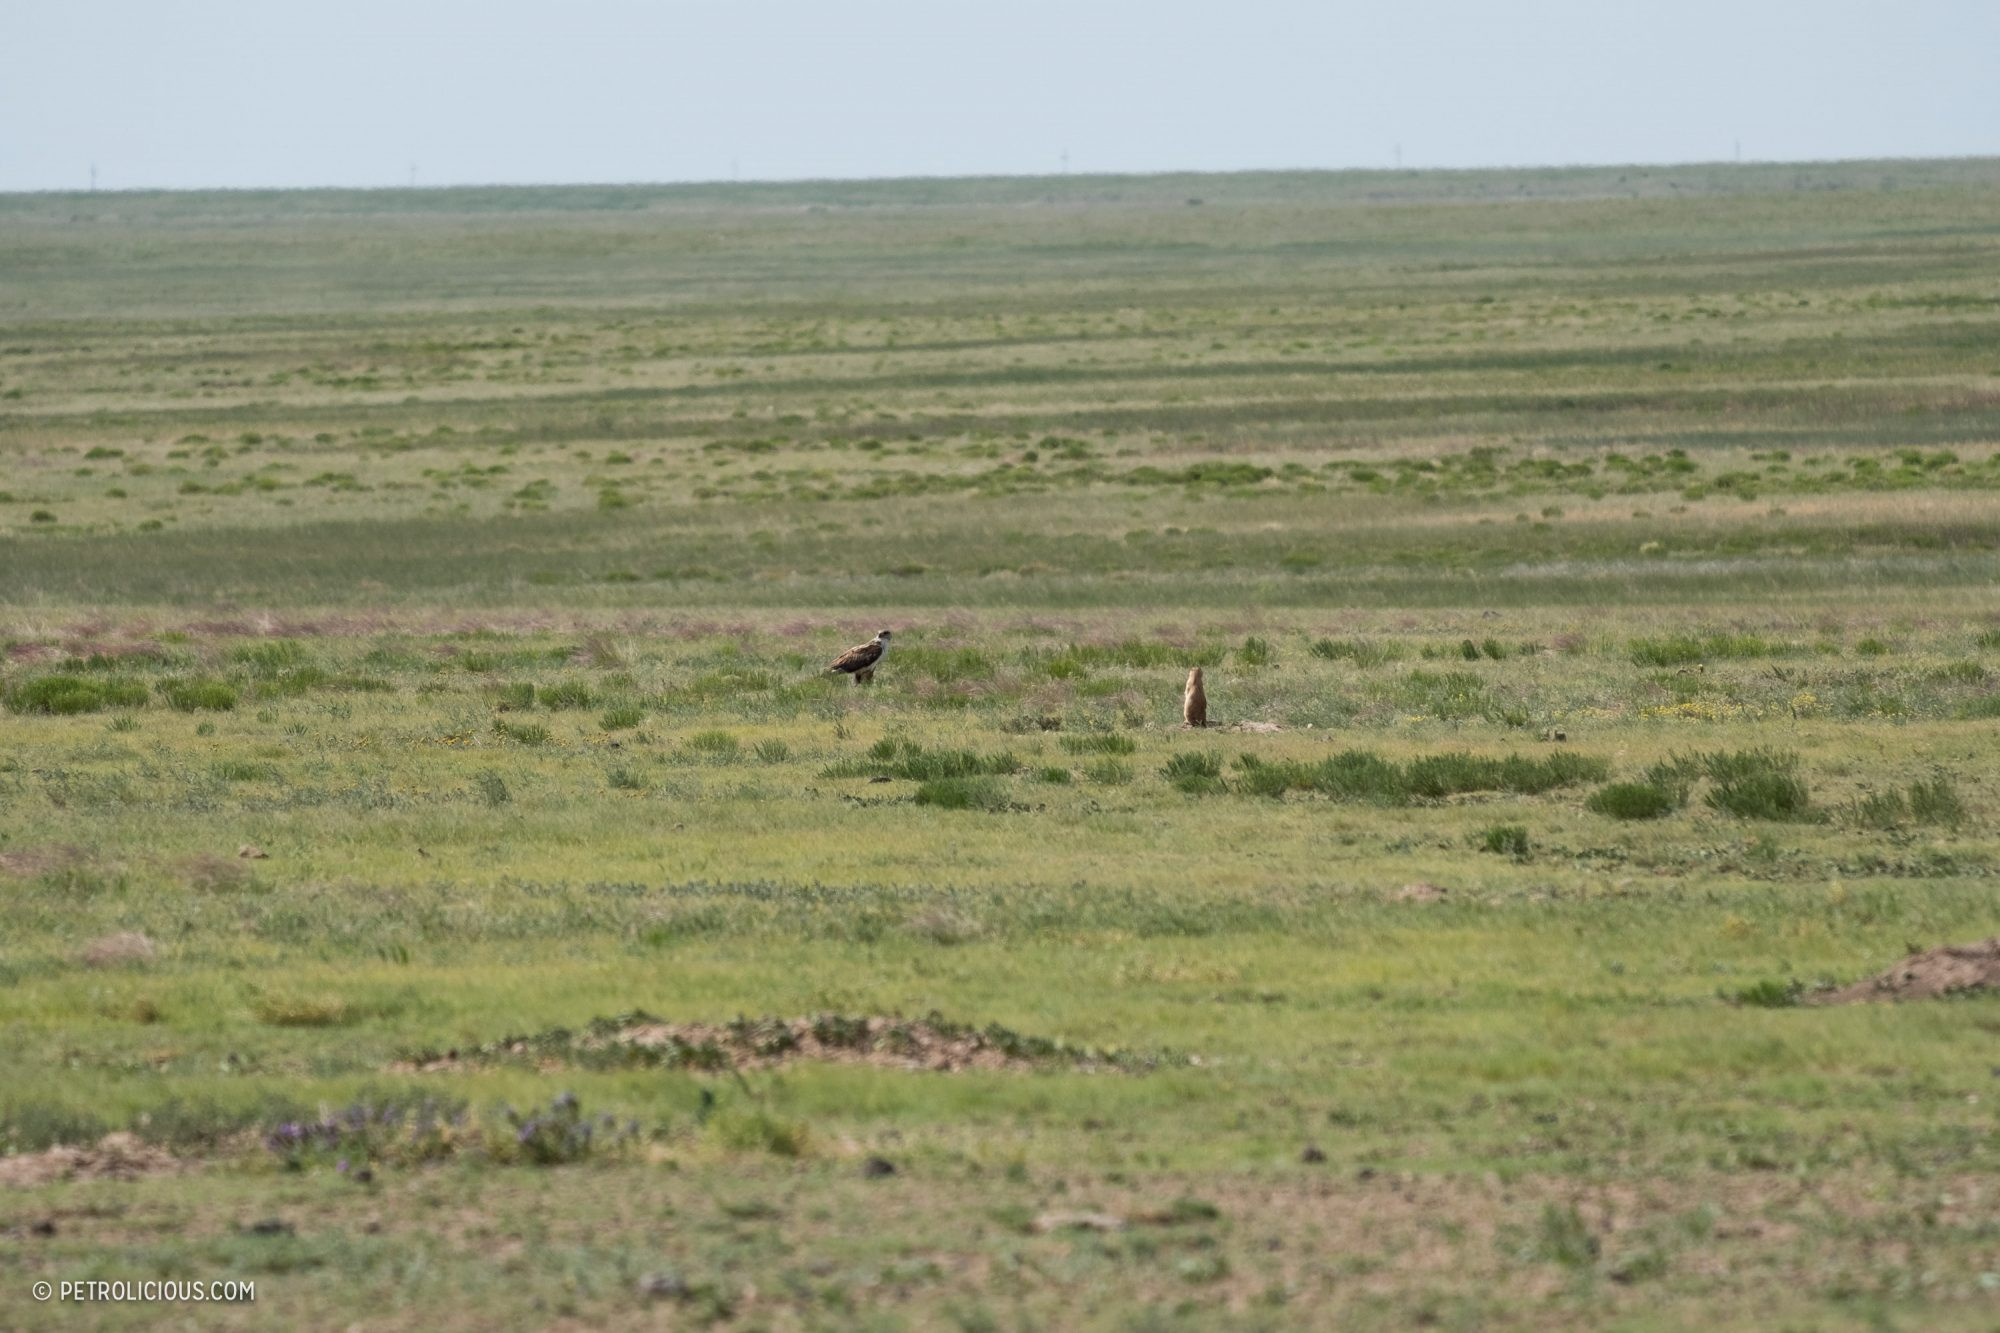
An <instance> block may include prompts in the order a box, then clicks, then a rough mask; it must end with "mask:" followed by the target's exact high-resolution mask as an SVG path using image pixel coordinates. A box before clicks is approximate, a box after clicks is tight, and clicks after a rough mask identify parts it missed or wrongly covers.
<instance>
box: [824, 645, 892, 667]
mask: <svg viewBox="0 0 2000 1333" xmlns="http://www.w3.org/2000/svg"><path fill="white" fill-rule="evenodd" d="M881 656H882V645H881V644H880V643H863V644H857V645H856V646H854V647H852V648H849V649H848V650H847V651H846V652H844V653H842V654H841V655H840V656H839V657H836V658H835V659H833V665H832V666H830V667H828V668H827V670H828V671H861V670H864V669H866V668H868V667H871V666H874V665H875V662H876V659H877V658H879V657H881Z"/></svg>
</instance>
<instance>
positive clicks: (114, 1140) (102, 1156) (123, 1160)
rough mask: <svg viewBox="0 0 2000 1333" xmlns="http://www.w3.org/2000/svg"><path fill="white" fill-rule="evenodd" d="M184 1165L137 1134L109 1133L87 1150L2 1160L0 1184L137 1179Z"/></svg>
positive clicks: (62, 1150) (49, 1151)
mask: <svg viewBox="0 0 2000 1333" xmlns="http://www.w3.org/2000/svg"><path fill="white" fill-rule="evenodd" d="M183 1165H185V1164H184V1163H183V1162H182V1161H181V1160H180V1159H179V1158H177V1157H175V1156H174V1155H173V1154H172V1153H170V1152H168V1151H167V1150H166V1149H164V1148H156V1147H153V1146H152V1145H151V1144H149V1143H146V1142H144V1141H142V1140H141V1139H140V1138H139V1137H138V1136H137V1135H135V1134H127V1133H123V1132H120V1133H117V1134H106V1135H105V1136H104V1137H103V1138H102V1139H99V1140H98V1141H97V1143H96V1144H95V1145H94V1146H92V1147H88V1148H80V1147H72V1146H69V1145H59V1146H57V1147H54V1148H48V1149H44V1150H43V1151H41V1152H31V1153H20V1154H17V1155H15V1156H13V1157H0V1185H12V1186H22V1187H25V1186H32V1185H48V1184H53V1183H55V1182H57V1181H63V1180H136V1179H137V1178H138V1177H140V1176H150V1175H158V1174H160V1173H162V1172H167V1171H178V1170H180V1169H181V1168H182V1166H183Z"/></svg>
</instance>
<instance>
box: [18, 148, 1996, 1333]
mask: <svg viewBox="0 0 2000 1333" xmlns="http://www.w3.org/2000/svg"><path fill="white" fill-rule="evenodd" d="M1996 191H2000V169H1996V166H1995V164H1994V163H1993V162H1991V161H1987V160H1965V161H1957V162H1946V163H1851V164H1835V165H1825V166H1777V165H1756V166H1749V167H1723V166H1714V167H1688V168H1674V169H1656V168H1621V169H1605V170H1596V169H1592V170H1577V171H1537V172H1521V173H1428V172H1426V173H1402V174H1392V173H1332V174H1315V173H1296V174H1287V173H1245V174H1243V175H1241V176H1231V177H1226V178H1217V177H1173V176H1167V177H1154V178H1107V177H1076V178H1064V179H1060V180H1041V181H1008V180H991V181H957V182H873V183H863V184H853V185H843V184H829V183H818V184H799V185H769V186H764V185H712V186H688V187H659V188H653V187H628V188H602V189H583V188H578V189H563V190H547V191H532V190H512V189H492V190H451V191H380V192H341V191H325V192H306V193H258V192H241V193H231V194H227V195H221V194H215V195H159V194H147V193H138V192H133V193H124V192H117V193H113V194H109V195H92V196H87V197H86V196H83V195H67V196H65V195H49V196H17V197H7V198H0V220H4V224H5V225H0V271H5V272H6V273H7V274H8V275H9V281H8V283H7V286H6V298H5V299H6V305H5V309H4V310H0V397H4V401H5V411H4V421H0V468H4V471H5V477H4V480H3V481H0V487H4V489H0V571H4V577H0V650H4V651H0V705H4V712H0V732H3V733H4V735H5V740H6V743H5V745H4V746H0V895H4V897H5V900H6V903H7V921H8V926H7V930H6V931H5V932H4V938H0V1058H4V1059H5V1061H6V1067H7V1069H8V1070H9V1076H8V1078H7V1079H6V1080H4V1081H0V1153H11V1154H13V1155H14V1158H16V1159H18V1160H0V1173H12V1172H18V1171H26V1170H28V1169H29V1168H30V1167H31V1166H35V1165H36V1163H34V1161H33V1160H32V1158H31V1155H32V1154H34V1153H37V1152H41V1151H43V1150H45V1149H47V1148H49V1147H50V1146H51V1145H65V1144H67V1145H86V1144H91V1143H94V1142H95V1141H96V1140H97V1139H99V1138H101V1137H102V1136H103V1135H104V1134H106V1133H109V1132H112V1131H124V1132H131V1133H134V1134H136V1135H138V1136H139V1137H140V1138H141V1139H142V1140H143V1141H144V1142H146V1143H148V1144H151V1145H154V1146H156V1147H158V1148H160V1149H163V1150H165V1151H170V1152H172V1153H175V1154H178V1155H181V1156H184V1157H188V1158H191V1159H195V1161H197V1162H198V1163H199V1164H200V1166H201V1169H200V1170H198V1171H191V1172H177V1173H173V1174H146V1173H143V1172H142V1173H141V1174H139V1175H138V1176H137V1177H136V1178H131V1179H122V1178H102V1179H99V1178H91V1177H90V1176H89V1175H88V1174H85V1175H83V1176H80V1177H79V1178H77V1179H73V1180H57V1179H49V1180H39V1179H38V1180H36V1181H33V1182H30V1183H24V1184H19V1185H15V1184H9V1185H8V1186H7V1188H6V1189H5V1191H4V1202H0V1230H5V1232H6V1233H7V1235H8V1236H9V1238H10V1240H11V1241H12V1242H14V1243H13V1244H11V1245H10V1247H9V1248H8V1250H7V1256H8V1257H7V1258H6V1259H5V1261H4V1264H0V1267H5V1270H6V1271H5V1273H4V1274H0V1277H4V1278H5V1281H6V1282H7V1284H8V1287H9V1290H11V1291H18V1290H21V1289H22V1288H23V1287H24V1285H26V1284H29V1283H31V1282H32V1281H34V1280H36V1279H39V1278H44V1277H46V1278H49V1279H52V1280H56V1279H61V1278H65V1277H72V1278H73V1277H77V1276H83V1275H96V1274H105V1275H109V1276H114V1277H118V1276H125V1277H130V1276H132V1275H134V1274H139V1275H145V1274H166V1275H179V1276H191V1275H192V1276H203V1277H209V1276H217V1277H220V1276H230V1277H242V1278H251V1279H254V1280H256V1281H257V1282H258V1284H259V1291H258V1299H257V1301H256V1303H255V1305H254V1306H243V1307H240V1308H229V1309H223V1310H213V1309H212V1310H209V1311H208V1312H207V1314H206V1315H205V1316H204V1317H205V1318H212V1319H213V1320H214V1321H215V1322H218V1323H221V1324H231V1323H234V1324H236V1325H240V1326H247V1325H249V1324H250V1323H251V1322H253V1321H254V1322H256V1323H259V1324H267V1323H273V1322H275V1323H278V1324H285V1325H291V1324H298V1325H310V1324H313V1323H315V1322H323V1321H324V1319H325V1317H326V1316H325V1313H324V1312H325V1311H327V1310H329V1309H347V1310H353V1311H361V1312H363V1313H362V1314H360V1315H358V1316H357V1317H360V1318H363V1319H364V1320H373V1321H375V1322H379V1323H382V1324H384V1325H385V1326H396V1327H411V1326H426V1327H441V1328H456V1327H465V1328H485V1327H495V1326H510V1325H514V1324H522V1323H529V1324H534V1325H537V1326H541V1325H549V1324H562V1323H570V1324H577V1325H604V1326H626V1325H635V1324H646V1323H649V1322H657V1323H664V1324H672V1325H675V1326H678V1325H681V1324H688V1325H691V1326H692V1325H699V1324H709V1323H713V1324H720V1325H723V1326H730V1327H793V1326H800V1327H813V1326H824V1327H842V1328H845V1327H892V1326H908V1327H952V1326H957V1327H964V1328H985V1327H1016V1326H1019V1327H1108V1328H1124V1327H1134V1326H1138V1325H1141V1324H1143V1325H1146V1326H1152V1325H1153V1324H1159V1325H1161V1326H1185V1327H1211V1326H1216V1325H1221V1324H1241V1325H1244V1326H1263V1325H1270V1326H1281V1327H1282V1326H1293V1325H1297V1324H1329V1325H1332V1324H1337V1325H1339V1326H1342V1327H1414V1326H1426V1325H1439V1326H1449V1327H1468V1328H1470V1327H1537V1328H1540V1327H1576V1328H1586V1327H1605V1326H1614V1325H1615V1326H1632V1327H1685V1326H1688V1325H1690V1324H1696V1323H1701V1324H1709V1325H1714V1326H1716V1327H1721V1328H1729V1327H1746V1328H1747V1327H1773V1326H1798V1327H1828V1326H1846V1325H1853V1326H1898V1327H1902V1326H1908V1327H1925V1328H1932V1327H1937V1328H1952V1327H1981V1326H1983V1325H1984V1323H1985V1322H1988V1320H1989V1316H1990V1293H1989V1291H1988V1288H1989V1287H1990V1286H1991V1281H1990V1278H1991V1272H1990V1270H1991V1269H1992V1266H1993V1265H1992V1254H1991V1248H1992V1247H1991V1244H1990V1241H1991V1234H1990V1233H1991V1228H1990V1225H1989V1223H1988V1222H1987V1220H1986V1218H1987V1213H1988V1212H1990V1210H1988V1209H1985V1208H1984V1206H1983V1204H1982V1200H1984V1199H1985V1198H1986V1196H1987V1194H1989V1193H1990V1189H1991V1181H1992V1178H1993V1175H1994V1172H1995V1171H1996V1170H2000V1153H1996V1151H1995V1149H1994V1144H1993V1136H1992V1134H1991V1133H1990V1130H1991V1123H1990V1121H1991V1116H1990V1102H1991V1097H1992V1088H1991V1086H1990V1085H1991V1083H1992V1079H1991V1075H1990V1065H1991V1064H1992V1061H1991V1059H1990V1057H1989V1055H1988V1053H1987V1051H1986V1047H1987V1046H1989V1045H1990V1032H1989V1030H1988V1029H1989V1028H1990V1027H1991V1026H1992V1018H1991V1016H1990V1015H1989V1014H1988V1013H1987V1010H1988V1008H1989V1007H1990V1001H1988V1000H1985V999H1982V998H1979V997H1976V996H1973V997H1965V998H1962V999H1960V1000H1957V1001H1954V1002H1952V1003H1949V1004H1942V1005H1940V1004H1933V1003H1926V1002H1912V1003H1907V1004H1902V1005H1894V1006H1890V1005H1881V1006H1857V1007H1823V1006H1819V1005H1815V1004H1813V1003H1811V1002H1810V1001H1811V1000H1812V999H1813V997H1814V995H1815V994H1816V993H1817V992H1818V991H1819V990H1820V989H1821V988H1822V987H1824V986H1827V985H1830V984H1842V983H1847V982H1851V981H1853V980H1855V979H1857V978H1860V977H1863V976H1868V975H1872V974H1874V973H1876V972H1879V971H1881V970H1882V969H1884V968H1887V967H1889V966H1890V965H1891V964H1893V963H1894V962H1895V961H1896V960H1897V959H1898V958H1900V957H1902V956H1903V955H1904V954H1906V953H1907V952H1909V951H1911V950H1912V949H1915V948H1921V947H1928V946H1930V945H1934V944H1939V943H1945V942H1953V941H1969V940H1974V939H1981V938H1985V937H1988V936H1991V935H1993V934H1995V933H1996V932H2000V918H1996V911H1995V906H1994V902H1995V899H1994V895H1993V892H1992V884H1993V880H1994V877H1995V875H1996V874H2000V837H1996V835H1995V833H1994V832H1993V829H1994V827H1995V825H1994V819H1993V816H1994V814H1995V810H1996V802H2000V790H1996V787H1995V785H1994V780H1993V778H1992V776H1991V775H1992V774H1994V773H2000V739H1996V736H1995V733H1994V731H1993V728H1992V725H1991V723H1992V718H1993V717H1994V715H1995V708H1996V705H1995V702H1994V696H1993V692H1992V679H1993V678H1992V674H1991V665H1992V653H1993V650H1994V648H1995V646H1996V644H2000V631H1996V630H1995V628H1994V618H1993V616H1994V612H1993V608H1992V606H1991V604H1990V602H1991V596H1990V593H1991V588H1992V586H1993V583H1994V579H1995V577H1996V576H2000V555H1996V552H2000V507H1996V503H1995V502H1996V498H2000V408H1996V407H1995V405H1994V401H1993V393H1992V380H1993V376H1994V374H1995V370H1996V367H1995V364H1994V359H1993V348H1994V346H1995V345H1996V342H1995V338H1996V334H2000V306H1996V305H1995V304H1994V300H1993V292H1992V290H1991V287H1992V283H1991V275H1992V273H1993V272H1995V271H1996V267H1995V266H1996V263H2000V228H1996V227H1994V226H1993V225H1991V224H1990V223H1989V222H1988V221H1986V219H1989V218H1991V217H1993V216H1996V214H1995V210H1994V208H1993V205H1994V203H1995V198H1996ZM1194 199H1199V200H1200V201H1201V202H1200V204H1199V205H1198V206H1192V205H1191V204H1190V201H1191V200H1194ZM246 273H247V274H252V275H254V277H255V279H256V280H255V281H254V282H246V281H244V280H243V278H244V275H245V274H246ZM884 627H888V628H892V629H893V630H894V631H895V643H896V648H895V649H894V650H893V651H892V652H891V654H890V656H889V658H888V659H887V660H886V662H885V663H884V664H883V666H882V668H881V669H880V670H879V671H878V673H877V676H876V679H875V680H874V681H873V683H872V684H870V685H867V686H865V687H859V686H855V685H853V684H851V683H849V682H848V681H846V680H844V679H840V678H829V677H827V676H826V675H825V674H824V666H825V663H827V662H828V661H830V660H831V659H832V658H833V657H834V656H835V655H836V654H837V653H838V652H840V651H841V650H842V649H843V648H845V647H847V646H848V645H850V644H852V643H855V642H858V641H860V640H862V639H864V638H867V637H868V636H870V635H872V634H873V633H874V632H875V631H876V630H877V629H880V628H884ZM1192 666H1201V667H1202V668H1203V669H1204V671H1205V673H1206V676H1207V689H1208V693H1209V699H1210V716H1211V720H1212V722H1213V723H1214V724H1215V725H1214V727H1212V728H1211V729H1210V730H1208V731H1204V732H1190V731H1187V730H1185V729H1183V728H1182V727H1181V715H1180V692H1181V688H1182V683H1183V681H1184V680H1185V677H1186V673H1187V671H1188V669H1189V668H1190V667H1192ZM239 852H241V853H242V854H239ZM260 852H261V853H262V855H261V856H260V855H259V854H258V853H260ZM642 1011H643V1015H644V1016H646V1017H650V1016H651V1015H659V1016H662V1019H663V1021H670V1022H673V1023H707V1024H715V1025H722V1024H729V1023H731V1022H732V1021H734V1020H744V1021H745V1022H751V1021H752V1020H747V1019H744V1016H746V1015H766V1016H777V1017H783V1018H805V1017H812V1016H817V1021H818V1030H822V1031H823V1032H824V1033H825V1034H826V1036H827V1040H826V1041H825V1042H824V1043H822V1048H821V1050H820V1052H819V1054H820V1055H822V1056H824V1057H825V1058H813V1059H800V1060H787V1061H780V1062H778V1063H759V1062H754V1061H753V1062H752V1063H750V1064H748V1065H746V1066H745V1067H743V1068H740V1069H731V1068H728V1067H727V1064H728V1055H727V1054H726V1053H725V1052H723V1051H722V1050H721V1049H720V1048H719V1047H715V1048H711V1047H709V1046H704V1045H699V1044H696V1045H691V1046H689V1047H688V1048H687V1050H686V1051H682V1050H681V1049H680V1048H678V1047H670V1048H661V1049H660V1050H658V1051H656V1052H655V1053H654V1054H653V1055H645V1054H643V1053H640V1054H635V1048H633V1047H631V1046H629V1045H621V1044H619V1043H616V1042H610V1043H607V1041H606V1040H605V1035H606V1033H607V1032H617V1031H621V1030H622V1029H623V1025H625V1024H628V1023H632V1022H638V1021H640V1017H641V1014H642ZM932 1013H937V1014H943V1015H946V1016H948V1019H949V1021H950V1023H951V1024H954V1025H958V1026H954V1027H953V1028H952V1030H953V1031H958V1032H961V1033H963V1032H977V1033H981V1034H984V1035H985V1037H986V1038H987V1039H989V1040H990V1041H991V1043H993V1044H992V1046H991V1049H995V1050H1006V1051H1012V1052H1016V1053H1025V1054H1024V1055H1023V1061H1024V1063H1023V1067H1018V1068H1016V1067H1009V1068H1000V1067H994V1066H992V1065H991V1064H981V1063H980V1062H978V1061H976V1060H975V1061H971V1062H970V1064H969V1067H964V1068H956V1069H952V1070H948V1071H946V1070H938V1069H914V1068H908V1067H905V1064H904V1063H902V1062H900V1061H902V1059H903V1057H907V1056H909V1054H910V1053H909V1052H908V1051H907V1050H905V1049H903V1048H902V1047H899V1046H898V1045H897V1041H898V1039H897V1038H896V1036H895V1035H894V1034H895V1033H896V1032H897V1031H899V1030H901V1029H900V1028H899V1027H898V1024H897V1023H896V1022H895V1021H894V1020H895V1019H897V1018H898V1017H899V1016H900V1017H901V1018H902V1019H905V1020H907V1019H909V1018H910V1017H911V1016H914V1015H922V1014H932ZM871 1017H872V1018H875V1019H879V1020H881V1022H882V1024H883V1026H881V1027H880V1028H879V1029H878V1031H879V1032H880V1033H881V1034H884V1035H882V1037H881V1040H880V1042H879V1043H877V1044H875V1045H873V1046H870V1045H869V1043H866V1042H860V1041H857V1040H854V1039H853V1038H854V1036H855V1034H856V1033H857V1032H864V1033H865V1032H867V1031H869V1030H870V1029H868V1028H867V1027H866V1026H865V1025H866V1023H867V1020H869V1019H870V1018H871ZM857 1025H861V1026H857ZM1023 1034H1026V1035H1023ZM1046 1050H1061V1051H1063V1052H1068V1053H1070V1055H1068V1056H1065V1058H1064V1059H1063V1060H1061V1061H1050V1060H1046V1059H1041V1058H1040V1057H1039V1056H1035V1052H1041V1051H1046ZM452 1051H457V1052H458V1053H459V1056H460V1057H461V1058H459V1059H457V1060H452V1059H451V1058H450V1057H449V1054H448V1053H449V1052H452ZM899 1052H901V1054H900V1055H899ZM778 1054H783V1053H782V1052H778ZM864 1055H865V1056H866V1058H865V1059H864V1058H863V1057H864ZM1072 1056H1073V1057H1074V1058H1071V1057H1072ZM1029 1057H1034V1058H1029ZM426 1062H429V1064H431V1065H433V1066H442V1067H432V1068H427V1069H426V1070H424V1071H423V1072H419V1069H418V1066H419V1065H423V1064H425V1063H426ZM565 1094H573V1096H567V1097H566V1096H565ZM605 1116H609V1117H611V1119H610V1120H609V1121H606V1120H605V1119H604V1117H605ZM287 1127H292V1128H291V1129H287ZM586 1131H588V1132H586ZM343 1162H345V1163H346V1169H344V1170H343V1169H342V1165H341V1164H342V1163H343ZM364 1172H365V1173H366V1178H363V1173H364ZM12 1178H13V1177H12V1176H11V1175H9V1179H10V1180H11V1179H12ZM43 1223H49V1224H51V1225H52V1226H53V1232H50V1231H49V1230H48V1229H47V1228H45V1227H43V1226H42V1225H41V1224H43ZM159 1314H160V1311H159V1309H158V1308H156V1307H148V1306H143V1305H132V1306H124V1305H120V1306H112V1305H97V1306H93V1307H92V1313H91V1316H90V1319H91V1321H92V1322H94V1323H98V1324H102V1325H105V1326H125V1325H133V1326H136V1325H140V1324H146V1325H151V1324H153V1323H156V1322H158V1317H159Z"/></svg>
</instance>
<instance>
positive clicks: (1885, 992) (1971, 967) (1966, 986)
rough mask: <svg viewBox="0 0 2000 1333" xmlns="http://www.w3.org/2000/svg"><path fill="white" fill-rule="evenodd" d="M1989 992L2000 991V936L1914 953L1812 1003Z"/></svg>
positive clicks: (1910, 998)
mask: <svg viewBox="0 0 2000 1333" xmlns="http://www.w3.org/2000/svg"><path fill="white" fill-rule="evenodd" d="M1988 990H2000V936H1996V937H1995V938H1993V939H1990V940H1982V941H1980V942H1979V943H1977V944H1946V945H1941V946H1939V947H1938V948H1935V949H1926V950H1924V951H1923V952H1922V953H1913V954H1911V955H1910V956H1909V957H1908V958H1905V959H1904V960H1903V961H1902V962H1900V963H1898V964H1896V965H1895V966H1894V967H1892V968H1890V969H1889V970H1888V971H1886V972H1883V973H1880V974H1878V975H1876V976H1872V977H1867V978H1864V979H1863V980H1860V981H1857V982H1855V983H1854V984H1853V985H1851V986H1842V987H1841V988H1840V989H1839V990H1831V991H1824V992H1822V993H1820V994H1818V995H1814V996H1811V997H1809V999H1808V1003H1811V1004H1862V1003H1865V1002H1867V1001H1869V1000H1936V999H1941V998H1943V997H1944V996H1947V995H1961V994H1965V993H1967V992H1971V991H1988Z"/></svg>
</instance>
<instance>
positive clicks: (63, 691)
mask: <svg viewBox="0 0 2000 1333" xmlns="http://www.w3.org/2000/svg"><path fill="white" fill-rule="evenodd" d="M5 698H6V701H7V707H8V708H9V709H11V710H13V711H14V712H16V713H48V714H51V715H63V714H73V713H95V712H98V711H99V710H101V709H105V708H137V707H139V706H141V705H143V704H144V703H145V702H146V687H145V686H144V685H141V684H138V683H137V682H136V681H128V680H118V679H115V678H104V677H95V676H73V675H69V674H66V673H58V674H55V675H49V676H30V677H28V678H27V679H26V680H22V681H17V682H15V683H14V684H13V685H12V686H9V687H8V689H7V691H6V694H5Z"/></svg>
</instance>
